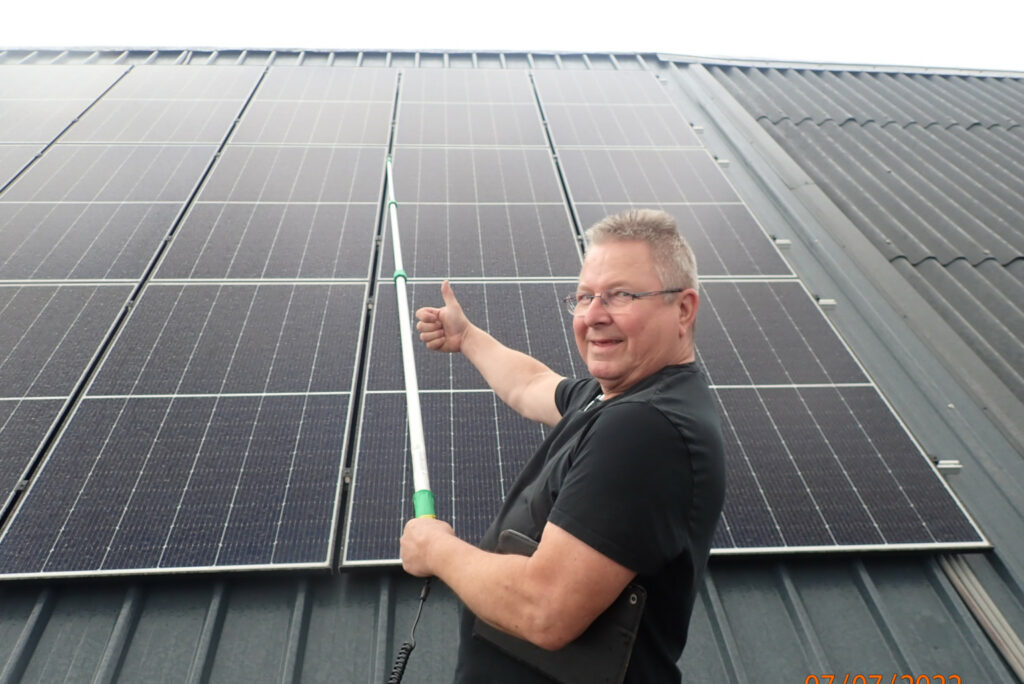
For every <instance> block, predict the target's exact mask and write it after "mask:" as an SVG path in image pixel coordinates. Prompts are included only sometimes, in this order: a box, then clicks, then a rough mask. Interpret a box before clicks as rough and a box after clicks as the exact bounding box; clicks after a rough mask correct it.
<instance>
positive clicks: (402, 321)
mask: <svg viewBox="0 0 1024 684" xmlns="http://www.w3.org/2000/svg"><path fill="white" fill-rule="evenodd" d="M386 170H387V177H386V181H387V186H388V195H387V197H388V218H389V219H390V221H391V244H392V246H393V248H394V254H395V275H394V280H395V296H396V298H397V300H398V325H399V331H400V333H401V336H402V368H403V371H404V374H405V406H406V413H407V414H408V419H409V453H410V456H411V458H412V485H413V495H412V506H413V513H414V514H415V516H416V517H417V518H433V517H435V515H434V494H433V493H432V492H431V491H430V475H429V473H428V472H427V449H426V446H425V444H424V440H423V418H422V416H421V413H420V387H419V383H418V382H417V381H416V360H415V357H414V356H413V347H412V326H411V323H410V320H411V318H410V316H409V298H408V295H407V293H406V287H405V286H406V280H407V276H406V275H405V269H404V268H403V267H402V243H401V241H400V239H399V236H398V202H396V201H395V182H394V178H393V177H392V174H391V157H390V156H389V157H388V160H387V167H386Z"/></svg>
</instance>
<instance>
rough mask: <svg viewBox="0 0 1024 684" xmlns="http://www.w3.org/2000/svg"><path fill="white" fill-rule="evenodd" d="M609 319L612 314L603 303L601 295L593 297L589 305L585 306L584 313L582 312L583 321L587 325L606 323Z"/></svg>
mask: <svg viewBox="0 0 1024 684" xmlns="http://www.w3.org/2000/svg"><path fill="white" fill-rule="evenodd" d="M611 319H612V316H611V314H610V313H608V308H607V307H606V306H605V305H604V296H603V295H602V296H601V297H594V299H593V301H591V302H590V306H588V307H587V311H586V313H584V314H583V322H584V323H586V324H587V325H598V324H601V323H608V322H609V321H611Z"/></svg>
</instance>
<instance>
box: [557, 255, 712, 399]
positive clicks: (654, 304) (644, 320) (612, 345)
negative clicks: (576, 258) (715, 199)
mask: <svg viewBox="0 0 1024 684" xmlns="http://www.w3.org/2000/svg"><path fill="white" fill-rule="evenodd" d="M654 268H655V267H654V260H653V259H652V258H651V250H650V247H649V246H648V245H647V243H646V242H639V241H632V240H631V241H628V242H607V243H604V244H600V245H593V246H591V248H590V250H589V251H588V252H587V256H586V259H585V260H584V262H583V269H582V270H581V271H580V279H579V285H578V286H577V288H576V292H577V294H580V293H589V294H595V293H605V292H611V291H613V290H626V291H629V292H651V291H655V290H662V289H665V287H666V285H664V284H663V283H662V282H661V280H660V279H659V277H658V275H657V273H656V272H655V270H654ZM673 284H674V283H670V284H669V285H673ZM696 297H697V294H696V292H694V291H693V290H687V291H686V292H684V293H679V294H675V295H666V296H663V295H656V296H653V297H645V298H643V299H638V300H634V301H633V302H632V303H631V304H630V305H629V307H628V308H627V309H626V310H625V311H622V312H616V313H615V315H614V316H613V315H611V314H609V313H608V310H607V309H605V307H604V304H603V302H601V300H600V299H595V300H594V301H593V303H592V304H591V305H590V307H589V308H588V309H587V311H586V313H585V314H584V315H582V316H573V320H572V327H573V332H574V333H575V335H576V346H577V347H578V348H579V351H580V356H581V357H582V358H583V361H584V363H586V364H587V369H588V370H589V371H590V374H591V375H593V376H594V377H595V378H597V380H598V381H599V382H600V383H601V388H602V389H603V390H604V393H605V396H606V397H607V396H615V395H617V394H621V393H622V392H624V391H625V390H627V389H629V388H630V387H632V386H633V385H634V384H636V383H637V382H639V381H640V380H643V379H644V378H646V377H648V376H650V375H653V374H654V373H656V372H657V371H659V370H661V369H662V368H664V367H665V366H667V365H670V364H675V363H686V362H688V361H691V360H693V348H692V345H691V344H690V339H689V330H690V327H691V325H692V321H693V315H695V314H696ZM666 299H668V300H669V301H668V302H666ZM684 300H685V301H684ZM691 305H692V308H693V311H692V313H691V312H689V310H688V308H687V307H688V306H691Z"/></svg>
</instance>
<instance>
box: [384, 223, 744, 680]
mask: <svg viewBox="0 0 1024 684" xmlns="http://www.w3.org/2000/svg"><path fill="white" fill-rule="evenodd" d="M587 238H588V243H589V249H588V251H587V253H586V258H585V259H584V263H583V268H582V269H581V271H580V276H579V283H578V285H577V288H576V294H575V295H571V296H569V297H567V298H566V304H567V306H568V308H569V310H570V311H571V313H572V314H573V319H572V325H573V332H574V334H575V337H576V344H577V347H578V349H579V353H580V356H581V357H582V358H583V361H584V362H585V364H586V366H587V369H588V370H589V372H590V374H591V375H592V376H593V377H592V378H585V379H580V380H567V379H565V378H563V377H561V376H559V375H558V374H557V373H555V372H554V371H552V370H551V369H550V368H548V367H547V366H545V365H544V364H542V363H541V362H539V361H537V360H535V359H533V358H531V357H529V356H526V355H525V354H522V353H520V352H517V351H514V350H512V349H509V348H508V347H505V346H504V345H502V344H501V343H499V342H498V341H497V340H495V339H494V338H493V337H491V336H490V335H489V334H487V333H486V332H484V331H483V330H481V329H480V328H477V327H476V326H474V325H473V324H472V323H470V321H469V320H468V318H467V317H466V315H465V314H464V313H463V311H462V308H461V307H460V306H459V303H458V300H457V299H456V298H455V294H454V292H453V291H452V288H451V287H450V286H449V284H448V283H447V282H445V283H444V284H443V285H442V287H441V294H442V297H443V299H444V306H443V307H442V308H434V307H425V308H422V309H420V310H418V311H417V312H416V316H417V318H418V319H419V323H418V324H417V328H418V329H419V330H420V339H421V340H423V341H424V342H425V343H426V345H427V347H428V348H430V349H432V350H437V351H443V352H461V353H462V354H463V355H464V356H466V358H468V359H469V360H470V362H472V363H473V365H474V366H475V367H476V368H477V369H478V370H479V371H480V373H481V374H482V375H483V377H484V379H485V380H486V381H487V382H488V384H489V385H490V386H491V388H492V389H493V390H494V391H495V393H497V395H498V396H499V397H501V399H502V400H503V401H505V402H506V403H507V404H508V405H509V406H511V407H512V408H513V409H515V410H516V411H518V412H519V413H520V414H522V415H523V416H525V417H527V418H530V419H532V420H536V421H540V422H542V423H545V424H546V425H549V426H552V427H553V429H552V430H551V431H550V433H549V435H548V437H547V438H546V439H545V440H544V443H543V444H542V445H541V446H540V448H539V449H538V451H537V453H536V454H535V455H534V456H533V457H532V458H531V459H530V461H529V462H528V463H527V465H526V466H525V468H524V469H523V472H522V473H521V474H520V476H519V478H518V480H517V481H516V483H515V484H514V485H513V487H512V488H511V490H510V492H509V494H508V497H507V498H506V500H505V502H504V504H503V506H502V509H501V511H500V513H499V514H498V517H497V518H496V519H495V521H494V523H493V524H492V526H491V528H490V529H489V530H488V532H487V533H486V534H485V535H484V537H483V539H482V540H481V543H480V546H479V548H478V547H474V546H472V545H470V544H467V543H466V542H463V541H461V540H459V539H458V538H456V537H455V536H454V534H453V532H452V528H451V527H450V526H449V525H448V524H447V523H445V522H442V521H440V520H432V519H416V520H411V521H409V523H408V524H407V525H406V528H405V533H404V534H403V536H402V542H401V543H402V563H403V566H404V567H405V569H406V570H407V571H408V572H409V573H411V574H413V575H417V576H436V577H438V578H440V579H441V580H442V581H444V582H445V583H446V584H447V585H448V586H449V587H451V589H452V590H453V591H454V592H455V593H456V594H457V595H458V596H459V598H460V599H461V600H462V601H463V603H464V604H465V610H463V615H462V624H461V630H460V632H461V643H460V646H459V657H458V666H457V671H456V680H457V681H460V682H505V681H507V682H517V683H520V682H531V681H538V682H539V681H547V680H545V679H544V678H543V677H542V676H541V675H539V674H537V673H535V672H534V671H533V670H531V669H530V668H528V667H527V666H525V665H522V664H520V663H519V662H517V661H514V660H512V659H511V658H508V657H506V656H505V655H503V654H502V653H500V652H499V651H497V650H496V649H495V648H493V647H492V646H491V645H490V644H488V643H486V642H484V641H481V640H479V639H474V638H473V636H472V625H473V621H474V616H478V617H479V618H480V619H482V620H484V621H486V622H488V623H489V624H491V625H493V626H495V627H497V628H499V629H501V630H503V631H505V632H508V633H510V634H512V635H514V636H517V637H519V638H521V639H525V640H527V641H529V642H531V643H533V644H536V645H537V646H540V647H542V648H545V649H551V650H554V649H559V648H561V647H563V646H564V645H566V644H567V643H569V642H571V641H572V640H573V639H575V638H576V637H577V636H579V635H580V634H581V633H582V632H583V631H584V630H585V629H586V628H587V627H588V626H589V625H590V623H591V622H592V621H593V620H594V618H596V617H597V616H598V615H600V614H601V613H602V612H603V611H604V610H605V609H606V608H607V607H608V606H609V605H610V604H611V603H612V602H613V601H614V600H615V598H616V597H617V596H618V595H619V594H620V593H621V592H622V590H623V589H624V588H625V587H626V585H627V584H628V583H630V582H631V581H634V580H635V581H637V582H639V583H640V584H641V585H643V586H644V588H645V589H646V591H647V605H646V608H645V611H644V615H643V618H642V621H641V625H640V630H639V632H638V635H637V640H636V643H635V645H634V648H633V654H632V658H631V660H630V665H629V670H628V672H627V675H626V681H629V682H645V683H646V682H673V681H680V674H679V671H678V668H677V667H676V665H675V663H676V661H677V660H678V658H679V656H680V654H681V653H682V649H683V645H684V644H685V642H686V631H687V625H688V623H689V619H690V613H691V610H692V608H693V602H694V597H695V595H696V592H697V587H698V583H699V581H700V578H701V576H702V575H703V572H704V567H705V565H706V562H707V556H708V550H709V547H710V544H711V537H712V534H713V532H714V528H715V525H716V523H717V521H718V517H719V514H720V512H721V507H722V501H723V497H724V465H723V456H722V440H721V431H720V427H719V422H718V416H717V414H716V412H715V408H714V404H713V399H712V396H711V393H710V390H709V389H708V386H707V382H706V380H705V378H704V375H703V373H702V372H701V371H700V370H699V369H698V368H697V367H696V365H695V354H694V346H693V329H694V321H695V319H696V316H697V309H698V305H699V299H700V298H699V294H698V292H697V268H696V263H695V260H694V257H693V253H692V251H691V250H690V248H689V245H687V244H686V241H685V240H684V239H682V237H681V236H680V235H679V233H678V231H677V230H676V226H675V222H674V221H673V219H672V218H671V217H670V216H669V215H668V214H665V213H664V212H660V211H652V210H632V211H628V212H625V213H623V214H618V215H615V216H610V217H608V218H606V219H604V220H603V221H601V222H599V223H598V224H596V225H594V226H593V227H591V228H590V229H589V230H588V231H587ZM505 529H514V530H517V531H519V532H522V533H524V534H526V535H527V536H529V537H532V538H533V539H535V540H539V546H538V547H537V549H536V552H535V553H534V554H533V555H532V556H530V557H527V556H518V555H504V554H498V553H494V552H493V551H494V549H495V547H496V545H497V538H498V535H499V534H500V532H501V531H502V530H505Z"/></svg>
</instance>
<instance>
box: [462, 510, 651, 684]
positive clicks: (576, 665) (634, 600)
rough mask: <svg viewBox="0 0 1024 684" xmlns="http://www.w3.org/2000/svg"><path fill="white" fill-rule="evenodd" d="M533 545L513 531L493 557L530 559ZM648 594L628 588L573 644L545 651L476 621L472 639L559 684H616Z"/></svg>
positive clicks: (502, 539)
mask: <svg viewBox="0 0 1024 684" xmlns="http://www.w3.org/2000/svg"><path fill="white" fill-rule="evenodd" d="M536 549H537V542H535V541H534V540H532V539H530V538H529V537H527V536H526V535H524V534H522V533H520V532H516V531H515V530H505V531H504V532H502V533H501V535H500V536H499V537H498V549H497V550H498V553H515V554H519V555H521V556H532V555H533V552H534V551H535V550H536ZM646 601H647V592H646V591H645V590H644V588H643V587H642V586H640V585H639V584H635V583H633V584H630V585H629V586H627V587H626V588H625V589H624V590H623V592H622V593H621V594H620V595H619V597H618V598H617V599H615V602H614V603H612V605H611V606H609V607H608V610H606V611H605V612H603V613H601V615H599V616H598V617H597V619H595V620H594V622H593V623H591V625H590V627H588V628H587V631H585V632H583V634H581V635H580V636H579V637H577V638H576V640H575V641H573V642H571V643H569V644H568V645H566V646H565V647H564V648H561V649H559V650H557V651H546V650H544V649H543V648H540V647H539V646H534V645H533V644H531V643H530V642H528V641H524V640H522V639H519V638H517V637H514V636H512V635H511V634H506V633H505V632H502V631H501V630H499V629H496V628H494V627H492V626H490V625H489V624H487V623H486V622H484V621H483V620H480V619H479V618H477V620H476V623H475V624H474V625H473V636H474V637H475V638H477V639H482V640H483V641H486V642H488V643H490V644H491V645H492V646H494V647H496V648H497V649H498V650H500V651H502V652H503V653H505V654H506V655H509V656H511V657H513V658H515V659H516V660H518V661H520V662H522V663H525V664H526V665H529V666H530V667H532V668H534V669H536V670H539V671H540V672H542V673H543V674H545V675H547V676H548V677H550V678H552V679H554V680H555V681H556V682H562V683H563V684H577V683H578V684H594V683H595V682H609V683H615V684H617V683H619V682H621V681H622V680H623V678H624V677H625V676H626V668H627V667H628V666H629V656H630V654H631V653H632V652H633V642H635V641H636V632H637V629H639V627H640V617H641V616H642V615H643V612H644V603H645V602H646Z"/></svg>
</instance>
